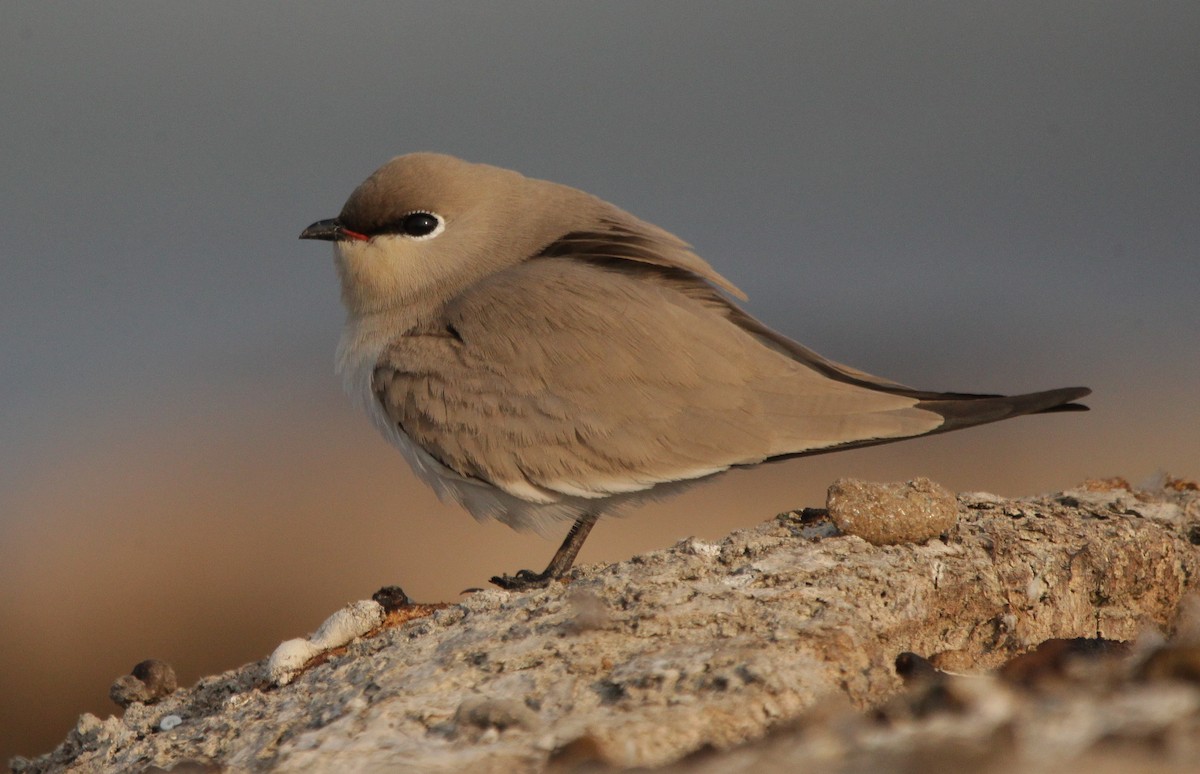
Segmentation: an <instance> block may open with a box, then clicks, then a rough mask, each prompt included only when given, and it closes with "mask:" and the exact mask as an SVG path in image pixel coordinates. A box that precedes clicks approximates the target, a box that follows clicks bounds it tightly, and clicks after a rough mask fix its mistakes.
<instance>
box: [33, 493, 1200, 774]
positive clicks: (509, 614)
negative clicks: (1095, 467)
mask: <svg viewBox="0 0 1200 774" xmlns="http://www.w3.org/2000/svg"><path fill="white" fill-rule="evenodd" d="M840 483H841V484H842V486H841V487H840V489H839V493H840V496H842V497H843V498H845V497H847V496H850V495H848V494H847V493H848V492H851V493H852V492H854V491H865V492H866V494H864V495H863V496H864V497H869V498H870V499H871V501H872V505H871V508H870V509H866V510H867V511H870V512H873V513H876V514H877V516H876V517H875V518H879V519H887V518H888V516H887V514H886V508H882V509H881V507H880V504H881V503H883V504H886V501H887V497H888V496H889V495H888V494H887V490H881V491H882V494H880V493H879V492H876V493H874V494H872V493H871V492H870V491H869V490H870V485H865V489H864V488H863V487H857V485H855V486H847V485H846V484H845V482H840ZM925 488H926V487H924V486H923V485H922V486H918V487H916V488H915V489H916V490H923V489H925ZM891 491H895V490H891ZM913 491H914V488H913V487H908V488H906V489H902V490H901V494H900V495H897V496H902V497H903V500H904V503H905V507H906V508H908V509H909V510H910V511H912V510H913V509H914V508H916V509H917V510H919V508H920V504H919V502H917V501H914V497H915V495H914V494H913ZM931 497H932V498H933V499H932V500H931V502H930V508H932V509H934V510H936V511H937V513H939V514H943V516H944V512H945V509H946V508H947V505H946V500H945V497H944V496H943V495H941V494H938V493H936V492H934V493H933V494H931ZM914 503H915V504H914ZM950 503H951V505H950V506H949V507H951V508H956V509H957V519H956V520H954V519H949V520H945V522H944V523H946V524H947V528H946V529H945V531H944V532H942V533H941V534H939V535H935V536H932V537H931V538H930V539H928V540H926V541H925V542H923V543H919V544H918V543H897V544H886V545H875V544H873V543H871V542H868V541H867V540H864V539H863V538H862V537H859V536H857V535H854V534H846V533H843V532H841V531H839V529H838V528H837V527H836V526H834V524H833V522H832V521H831V520H830V519H829V518H828V516H827V514H825V513H824V512H823V511H820V510H813V509H806V510H804V511H798V512H792V513H787V514H781V515H779V516H777V517H775V518H774V519H771V520H770V521H767V522H765V523H763V524H760V525H758V526H756V527H752V528H749V529H744V530H739V531H736V532H734V533H732V534H730V535H729V536H728V537H726V538H725V539H723V540H721V541H719V542H712V543H710V542H705V541H701V540H696V539H687V540H683V541H681V542H679V543H678V544H676V545H675V546H673V547H671V548H669V549H666V550H663V551H657V552H654V553H649V554H646V555H642V556H636V557H633V558H632V559H630V560H628V561H624V562H621V563H618V564H614V565H610V566H599V565H594V566H586V567H582V568H577V569H576V570H575V571H574V572H573V573H572V574H571V575H570V576H569V577H568V578H567V580H566V581H565V582H560V583H553V584H551V585H550V586H549V587H548V588H545V589H540V590H535V591H529V592H520V593H510V592H504V591H490V590H489V591H480V592H476V593H473V594H471V595H469V596H467V597H466V598H465V599H463V600H462V601H461V602H458V603H455V604H449V605H444V606H437V605H426V606H412V607H411V608H410V609H409V611H408V613H407V614H405V612H404V609H403V608H402V609H401V610H400V611H398V613H399V614H393V615H391V616H389V618H388V619H387V621H385V623H384V624H383V625H382V626H380V627H378V628H376V629H374V630H372V631H371V632H368V633H367V634H366V635H364V636H362V637H360V638H358V639H356V640H354V641H353V642H351V643H350V644H349V645H348V646H345V647H341V648H338V649H335V650H333V651H331V652H329V653H327V654H325V655H324V656H322V657H321V658H318V659H316V660H314V661H313V662H312V663H310V665H309V666H308V667H307V668H306V669H305V670H304V671H302V672H301V673H300V674H299V675H297V676H296V677H295V678H294V680H293V681H292V682H290V683H289V684H287V685H283V686H277V685H275V684H274V683H272V682H271V681H270V679H269V678H268V676H267V672H266V660H265V659H264V660H263V661H259V662H256V663H253V664H249V665H246V666H244V667H242V668H240V669H237V670H233V671H230V672H227V673H225V674H222V675H218V676H215V677H209V678H205V679H203V680H201V681H200V682H199V683H197V684H196V685H195V686H192V687H190V688H187V689H182V690H179V691H176V692H174V693H172V694H170V695H168V696H167V697H166V698H163V699H162V700H160V701H158V702H157V703H153V704H145V703H141V702H134V703H132V704H130V705H129V706H128V708H127V709H126V710H125V712H124V715H123V716H114V717H109V718H107V719H104V720H101V719H99V718H97V717H95V716H92V715H85V716H83V717H82V718H81V719H80V721H79V724H78V726H77V727H76V729H75V730H74V731H72V732H71V734H69V736H68V738H67V739H66V740H65V741H64V742H63V743H62V744H61V745H60V746H59V747H58V748H57V749H56V750H54V751H53V752H51V753H49V754H47V755H44V756H42V757H40V758H37V759H32V760H31V759H24V758H18V759H14V760H13V761H12V763H11V764H10V765H11V766H12V768H13V770H14V771H22V772H26V771H28V772H33V771H37V772H41V771H81V772H93V771H123V772H124V771H129V772H139V771H156V770H159V769H166V770H171V769H174V770H175V771H176V772H183V771H210V770H212V771H235V772H236V771H247V772H256V771H306V772H308V771H316V772H324V771H330V772H333V771H396V770H403V771H429V772H460V771H485V772H486V771H497V772H500V771H503V772H539V771H547V770H551V771H572V770H589V771H591V770H607V769H610V768H613V769H621V768H628V767H645V768H653V767H661V766H670V767H671V768H672V770H677V771H692V770H694V771H793V770H798V768H799V767H804V768H805V769H806V770H816V771H860V770H861V771H907V770H916V769H914V768H913V767H914V766H920V767H923V768H927V769H929V770H940V769H939V766H941V767H942V768H946V769H949V768H953V767H954V766H956V765H958V764H959V763H962V761H963V760H964V757H963V756H964V755H967V753H964V752H963V751H964V750H969V751H970V752H969V756H968V757H969V758H970V764H971V766H972V767H973V769H974V770H989V771H993V770H994V771H1017V770H1021V771H1027V770H1038V769H1037V767H1038V766H1047V767H1050V768H1053V769H1054V770H1055V771H1057V772H1061V771H1064V770H1066V769H1064V768H1063V766H1064V765H1065V762H1066V761H1074V762H1076V763H1079V762H1081V761H1086V760H1088V756H1094V757H1095V759H1096V761H1099V762H1098V763H1095V764H1090V763H1089V764H1087V765H1088V766H1089V768H1091V769H1093V770H1104V765H1102V764H1103V762H1104V761H1108V762H1112V761H1114V760H1118V758H1116V757H1114V756H1113V755H1112V754H1110V752H1108V751H1106V749H1105V748H1104V745H1105V744H1111V742H1112V739H1113V738H1114V735H1115V736H1116V737H1119V738H1120V739H1122V740H1125V741H1126V742H1128V745H1127V746H1128V747H1129V749H1131V750H1133V752H1131V753H1130V754H1131V755H1133V756H1134V758H1133V759H1132V760H1133V761H1134V763H1133V764H1131V765H1141V764H1142V763H1144V762H1147V761H1148V762H1150V763H1152V764H1155V765H1158V764H1161V765H1162V766H1172V765H1176V764H1179V765H1184V764H1183V763H1180V762H1181V761H1183V762H1185V763H1193V764H1194V761H1195V760H1200V758H1197V757H1196V756H1200V743H1197V742H1196V741H1191V742H1188V741H1186V740H1188V739H1191V740H1196V739H1198V738H1200V656H1197V653H1200V623H1197V621H1196V619H1200V614H1197V613H1196V612H1195V610H1194V609H1193V610H1192V612H1191V613H1190V614H1189V613H1188V612H1187V611H1188V610H1189V609H1192V608H1194V607H1196V606H1195V605H1192V608H1189V604H1190V603H1189V600H1190V599H1192V598H1193V597H1194V596H1195V586H1196V584H1197V583H1198V582H1200V581H1198V579H1197V578H1198V576H1197V571H1198V570H1200V545H1197V544H1200V492H1197V491H1196V485H1195V484H1194V483H1192V482H1188V481H1183V480H1170V479H1167V480H1165V482H1164V483H1163V484H1162V485H1161V486H1156V487H1155V488H1154V489H1153V490H1135V489H1132V488H1130V487H1129V486H1128V485H1127V484H1126V483H1125V482H1123V481H1120V480H1108V481H1100V482H1088V483H1086V484H1084V485H1081V486H1080V487H1078V488H1076V489H1073V490H1069V491H1066V492H1063V493H1060V494H1056V495H1050V496H1043V497H1035V498H1026V499H1018V500H1009V499H1003V498H1000V497H997V496H994V495H988V494H982V493H975V494H961V495H958V496H957V498H953V497H952V496H951V500H950ZM831 504H832V503H831ZM845 505H846V504H845V503H844V502H843V503H841V506H843V507H844V506H845ZM864 512H866V511H864ZM939 518H942V517H939ZM939 523H941V522H939ZM877 526H878V525H876V527H877ZM868 528H869V529H871V530H872V531H873V533H874V532H878V530H877V529H875V528H872V527H868ZM1181 611H1182V612H1181ZM1189 615H1191V618H1189V617H1188V616H1189ZM1189 621H1190V623H1189ZM1185 630H1186V631H1185ZM1056 638H1057V639H1072V638H1087V640H1089V641H1091V640H1094V641H1096V642H1100V643H1106V644H1111V643H1118V644H1120V643H1126V645H1122V646H1121V647H1122V648H1124V650H1121V651H1120V653H1121V654H1123V655H1120V656H1119V657H1118V656H1114V655H1111V653H1110V651H1107V650H1106V651H1105V653H1106V654H1107V655H1105V656H1104V658H1103V659H1101V660H1100V661H1094V660H1093V661H1088V662H1087V663H1091V664H1092V666H1091V667H1090V668H1087V669H1082V671H1081V670H1079V669H1074V671H1072V669H1073V668H1067V667H1063V666H1062V664H1063V663H1066V662H1063V661H1062V660H1061V659H1060V660H1059V661H1055V662H1054V667H1053V669H1049V668H1045V669H1049V671H1050V672H1053V674H1054V675H1055V678H1054V680H1052V681H1051V682H1052V683H1053V686H1054V687H1053V688H1052V689H1047V688H1045V686H1044V681H1037V680H1033V681H1031V680H1029V679H1026V677H1022V678H1020V679H1012V678H1011V675H1010V678H1009V679H1006V678H1004V677H1002V676H987V675H988V673H989V672H991V671H992V670H995V669H997V668H1000V667H1002V666H1003V665H1006V664H1009V667H1006V668H1009V669H1010V670H1011V669H1012V665H1011V664H1010V662H1013V659H1014V658H1016V657H1018V656H1020V655H1021V654H1026V653H1029V652H1030V651H1034V650H1035V649H1037V648H1038V646H1039V645H1042V644H1043V643H1045V642H1046V641H1047V640H1054V639H1056ZM1193 640H1196V642H1193ZM1193 646H1195V647H1193ZM1046 647H1048V646H1046ZM1189 648H1190V650H1189ZM1083 650H1084V651H1086V650H1087V649H1086V648H1085V649H1083ZM1072 652H1074V651H1072ZM1081 652H1082V651H1081ZM1163 652H1169V653H1171V654H1172V655H1170V656H1161V655H1158V656H1153V658H1159V659H1160V660H1165V662H1166V663H1169V664H1172V665H1174V666H1172V667H1171V668H1169V669H1166V668H1164V669H1165V671H1164V669H1159V670H1158V671H1153V670H1150V671H1147V670H1148V669H1149V668H1148V667H1147V666H1146V664H1147V663H1149V662H1150V661H1152V660H1153V658H1152V654H1161V653H1163ZM913 654H915V655H913ZM898 657H900V662H901V663H902V664H910V665H911V664H913V663H918V664H921V665H922V669H923V670H924V672H925V673H927V674H929V675H933V677H932V678H929V679H928V680H915V681H914V680H913V679H911V676H910V679H909V684H908V685H907V687H906V686H905V682H904V680H903V679H902V677H901V676H900V674H898V671H897V659H898ZM1189 659H1193V660H1192V661H1189ZM1177 662H1178V663H1177ZM1013 663H1017V662H1013ZM1037 663H1039V664H1040V663H1041V662H1037ZM1097 664H1099V666H1097ZM1179 664H1182V666H1179ZM1193 668H1194V669H1195V674H1191V673H1190V672H1189V669H1193ZM1038 669H1043V667H1038ZM903 671H904V670H903V669H901V670H900V672H903ZM946 672H951V673H969V674H970V675H971V676H956V675H955V674H949V675H948V674H946ZM1018 672H1019V669H1018ZM1034 673H1035V674H1036V673H1037V670H1036V669H1035V670H1034ZM1022 674H1025V673H1022ZM1147 675H1150V676H1149V677H1148V676H1147ZM931 680H932V682H930V681H931ZM964 681H966V682H964ZM1039 686H1040V687H1039ZM1064 686H1065V687H1064ZM1047 691H1051V693H1047ZM930 696H932V697H934V698H933V699H929V700H928V701H926V699H927V698H928V697H930ZM1048 696H1052V697H1053V700H1050V699H1048V698H1047V697H1048ZM923 697H925V698H923ZM1064 702H1065V703H1064ZM1068 705H1069V707H1070V709H1071V713H1074V714H1070V713H1068V714H1069V717H1067V719H1065V720H1064V719H1063V713H1064V712H1066V710H1064V707H1065V706H1068ZM897 707H901V708H902V709H900V710H898V709H897ZM1039 708H1040V709H1039ZM1056 712H1057V713H1058V714H1057V715H1055V714H1053V713H1056ZM1039 713H1042V714H1039ZM1046 713H1049V714H1046ZM1081 718H1088V720H1086V721H1085V720H1082V719H1081ZM1068 721H1069V722H1068ZM1122 722H1126V725H1121V723H1122ZM1128 722H1133V723H1134V724H1135V725H1134V728H1133V730H1129V729H1128V728H1127V725H1128ZM1089 724H1090V725H1089ZM1139 724H1140V725H1139ZM1056 728H1059V729H1066V731H1064V732H1063V733H1070V734H1073V736H1070V739H1069V740H1068V741H1064V739H1063V738H1062V737H1061V736H1056V735H1055V729H1056ZM1080 728H1086V729H1091V731H1090V732H1089V733H1082V734H1081V733H1080V731H1079V729H1080ZM1021 729H1026V731H1025V732H1024V733H1022V731H1021ZM1121 729H1125V730H1121ZM1171 740H1176V741H1171ZM1179 740H1183V741H1179ZM1188 744H1191V747H1188ZM1143 748H1144V749H1143ZM1122 749H1123V750H1125V748H1124V747H1123V748H1122ZM1137 756H1143V757H1137ZM1120 760H1121V761H1122V765H1125V763H1127V761H1125V759H1123V758H1122V759H1120ZM931 762H933V763H932V764H931ZM933 764H937V765H933ZM1081 765H1083V764H1081ZM156 767H157V768H156ZM1047 770H1049V768H1048V769H1047ZM1122 770H1124V771H1128V770H1130V768H1129V766H1125V768H1123V769H1122ZM1180 770H1181V771H1183V770H1187V769H1186V768H1180Z"/></svg>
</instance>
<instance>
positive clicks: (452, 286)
mask: <svg viewBox="0 0 1200 774" xmlns="http://www.w3.org/2000/svg"><path fill="white" fill-rule="evenodd" d="M300 238H301V239H310V240H324V241H329V242H332V243H333V248H334V250H333V252H334V262H335V264H336V267H337V273H338V276H339V279H340V283H341V300H342V303H343V305H344V306H345V309H346V323H345V327H344V329H343V331H342V336H341V339H340V341H339V343H338V348H337V355H336V370H337V372H338V374H340V376H341V378H342V380H343V382H344V385H345V388H346V390H347V392H348V393H349V394H350V396H351V398H352V399H353V400H354V401H356V402H357V403H359V404H360V405H361V407H362V408H363V409H365V411H366V413H367V414H368V415H369V416H370V418H371V419H372V421H373V423H374V424H375V425H376V427H377V428H378V429H379V431H380V432H381V433H382V434H383V435H384V437H386V438H387V439H388V440H389V441H390V442H391V443H392V444H393V445H394V446H395V447H396V448H398V449H399V451H400V452H401V454H402V455H403V456H404V458H405V459H406V460H407V461H408V463H409V464H410V465H411V466H412V468H413V470H414V471H415V472H416V473H417V475H418V476H419V477H420V478H421V479H422V480H424V481H425V482H426V483H427V484H429V485H430V486H432V488H433V489H434V490H435V491H436V492H437V494H438V495H439V496H440V497H441V498H443V499H450V500H453V501H456V502H457V503H459V504H460V505H462V506H463V507H464V508H465V509H466V510H467V511H469V512H470V513H471V514H472V515H473V516H474V517H475V518H476V519H478V520H481V521H482V520H486V519H489V518H495V519H498V520H499V521H501V522H502V523H505V524H507V525H509V526H511V527H513V528H517V529H525V528H530V527H534V528H541V527H545V526H547V525H549V524H553V523H555V522H561V521H570V522H571V526H570V528H569V531H568V533H567V536H566V538H565V539H564V540H563V542H562V544H561V546H560V547H559V549H558V550H557V551H556V552H555V554H554V556H553V558H552V559H551V561H550V562H549V564H548V565H547V566H546V568H545V570H543V571H541V572H534V571H532V570H520V571H518V572H517V573H515V574H512V575H508V574H504V575H497V576H495V577H493V578H491V582H492V583H493V584H495V585H497V586H499V587H501V588H504V589H509V590H523V589H530V588H537V587H541V586H545V585H546V584H548V583H549V582H550V581H553V580H556V579H559V578H562V577H563V576H564V575H565V574H566V573H567V572H568V571H569V570H570V569H571V567H572V566H573V564H574V562H575V558H576V556H577V555H578V553H579V550H580V548H581V547H582V546H583V543H584V541H585V540H586V539H587V536H588V533H589V532H590V531H591V529H592V527H593V526H594V525H595V523H596V521H597V520H598V519H599V518H600V517H601V516H602V515H605V514H610V513H613V512H616V511H618V510H620V509H622V508H624V507H627V506H631V505H634V504H637V503H639V502H642V501H645V500H647V499H652V498H659V497H662V496H664V495H667V494H671V493H674V492H675V491H678V490H679V489H682V488H684V487H686V486H688V485H691V484H694V483H696V482H698V481H701V480H704V479H708V478H711V477H713V476H716V475H718V474H720V473H722V472H724V471H727V470H730V469H732V468H743V467H748V466H753V465H758V464H760V463H764V462H771V461H776V460H783V459H789V458H793V457H801V456H806V455H812V454H819V453H825V452H833V451H840V450H844V449H853V448H859V447H863V446H871V445H875V444H882V443H889V442H893V441H900V440H904V439H907V438H916V437H920V436H925V435H932V434H935V433H943V432H947V431H950V430H958V429H960V428H966V427H972V426H975V425H981V424H984V423H988V422H995V421H998V420H1002V419H1008V418H1009V417H1015V416H1020V415H1023V414H1044V413H1050V412H1059V411H1081V410H1086V409H1087V407H1086V406H1084V405H1082V404H1079V403H1076V402H1075V401H1077V400H1078V399H1080V398H1082V397H1084V396H1086V395H1088V394H1090V392H1091V391H1090V390H1089V389H1088V388H1086V387H1067V388H1061V389H1054V390H1047V391H1042V392H1033V393H1028V394H1023V395H1011V396H1006V395H991V394H969V393H955V392H930V391H925V390H917V389H913V388H911V387H907V386H904V385H902V384H898V383H896V382H893V381H890V380H888V379H884V378H880V377H877V376H872V375H871V374H868V373H865V372H863V371H860V370H858V369H855V368H851V367H849V366H846V365H842V364H841V363H837V362H834V361H832V360H829V359H827V358H825V357H822V356H820V355H818V354H817V353H816V352H814V351H812V350H811V349H809V348H807V347H805V346H803V345H802V344H799V343H797V342H796V341H793V340H792V339H790V338H788V337H786V336H784V335H782V334H780V333H778V332H776V331H774V330H772V329H771V328H769V327H767V326H766V325H765V324H763V323H762V322H760V321H759V320H757V319H756V318H754V317H752V316H751V315H750V314H749V313H748V312H746V311H744V310H743V309H742V307H741V306H739V303H738V302H739V301H740V302H744V301H745V300H746V296H745V294H744V293H742V291H740V290H739V289H738V288H737V287H736V286H735V285H734V284H733V283H732V282H730V281H729V280H728V279H726V278H725V277H723V276H722V275H721V274H719V273H717V271H716V270H715V269H714V268H713V267H712V266H711V265H709V263H707V262H706V261H705V260H704V259H702V258H701V257H700V256H699V255H697V254H696V253H695V252H694V251H693V250H692V248H691V246H690V245H689V244H687V243H686V242H684V241H683V240H681V239H680V238H678V237H676V236H674V235H673V234H671V233H669V232H667V231H665V230H664V229H661V228H659V227H657V226H655V225H652V224H650V223H648V222H646V221H644V220H641V219H639V218H637V217H635V216H634V215H632V214H630V213H628V212H626V211H624V210H622V209H620V208H618V207H617V206H615V205H612V204H609V203H608V202H606V201H604V200H602V199H600V198H598V197H596V196H593V195H591V194H588V193H585V192H584V191H581V190H578V189H576V188H572V187H569V186H565V185H561V184H558V183H554V182H550V181H547V180H540V179H536V178H531V177H526V176H524V175H522V174H520V173H518V172H515V171H511V170H507V169H502V168H499V167H495V166H490V165H487V164H478V163H472V162H468V161H464V160H461V159H459V158H456V157H453V156H449V155H444V154H438V153H424V152H422V153H410V154H407V155H403V156H398V157H396V158H393V159H392V160H390V161H388V162H387V163H385V164H384V165H383V166H382V167H380V168H379V169H378V170H376V171H375V172H374V173H372V174H371V175H370V177H368V178H367V179H366V180H365V181H364V182H363V183H362V184H361V185H359V186H358V187H357V188H356V189H355V190H354V191H353V192H352V193H351V194H350V197H349V198H348V199H347V200H346V202H345V204H344V206H343V207H342V210H341V212H340V214H338V216H337V217H335V218H332V219H326V220H320V221H317V222H315V223H313V224H312V225H310V226H308V227H307V228H305V229H304V230H303V232H302V233H301V234H300Z"/></svg>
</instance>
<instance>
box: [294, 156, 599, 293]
mask: <svg viewBox="0 0 1200 774" xmlns="http://www.w3.org/2000/svg"><path fill="white" fill-rule="evenodd" d="M605 206H606V205H604V203H603V202H601V201H600V200H599V199H596V198H594V197H592V196H589V195H588V194H585V193H583V192H582V191H577V190H575V189H573V188H568V187H566V186H561V185H557V184H555V183H550V182H547V181H544V180H535V179H532V178H527V177H524V176H523V175H520V174H518V173H516V172H511V171H509V170H505V169H500V168H498V167H492V166H487V165H485V164H472V163H469V162H466V161H462V160H460V159H456V158H454V157H452V156H444V155H440V154H435V153H414V154H410V155H407V156H399V157H397V158H394V159H392V160H391V161H389V162H388V163H387V164H384V165H383V166H382V167H380V168H379V169H378V170H376V171H375V173H374V174H372V175H371V176H370V177H369V178H367V179H366V181H364V182H363V183H362V185H360V186H359V187H358V188H356V189H355V190H354V193H352V194H351V195H350V198H349V199H348V200H347V201H346V204H345V206H344V207H342V211H341V213H340V214H339V215H338V216H337V217H336V218H333V219H330V220H322V221H318V222H316V223H314V224H312V225H311V226H309V227H308V228H306V229H304V231H303V232H302V233H301V234H300V238H301V239H321V240H327V241H331V242H333V244H334V256H335V260H336V262H337V267H338V273H339V275H340V277H341V281H342V300H343V302H344V303H345V305H346V308H347V310H348V311H349V312H350V313H351V314H353V315H367V314H372V313H374V312H380V311H386V310H389V309H394V308H398V307H405V306H409V305H411V304H413V303H415V302H418V301H419V302H420V303H422V304H428V303H430V302H436V301H437V300H439V299H441V300H445V299H447V298H450V297H452V296H453V295H454V294H455V293H457V292H459V291H461V290H462V289H463V288H465V287H467V286H468V285H470V284H472V283H473V282H476V281H478V280H480V279H481V278H483V277H485V276H487V275H489V274H492V273H495V272H497V271H502V270H504V269H506V268H509V267H510V266H514V265H516V264H518V263H520V262H521V261H523V260H525V259H527V258H529V257H530V256H531V255H534V254H535V253H536V252H537V251H538V250H539V249H540V248H542V247H544V246H545V245H546V244H547V243H549V242H551V241H553V240H554V239H555V238H556V237H557V236H559V235H561V234H564V233H567V232H570V231H573V230H577V229H578V228H581V227H584V226H586V224H587V223H588V222H590V221H592V220H594V219H595V218H596V217H597V213H598V212H599V211H600V210H601V209H603V207H605Z"/></svg>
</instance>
